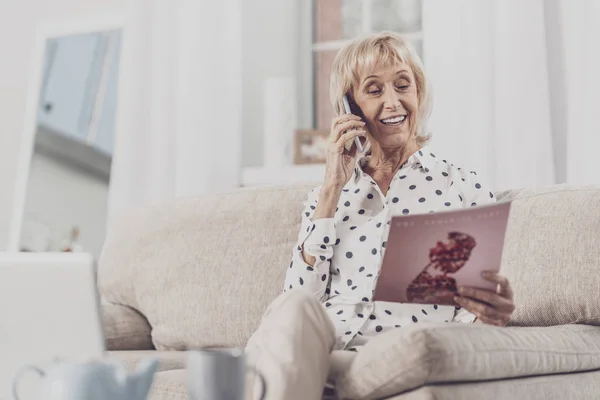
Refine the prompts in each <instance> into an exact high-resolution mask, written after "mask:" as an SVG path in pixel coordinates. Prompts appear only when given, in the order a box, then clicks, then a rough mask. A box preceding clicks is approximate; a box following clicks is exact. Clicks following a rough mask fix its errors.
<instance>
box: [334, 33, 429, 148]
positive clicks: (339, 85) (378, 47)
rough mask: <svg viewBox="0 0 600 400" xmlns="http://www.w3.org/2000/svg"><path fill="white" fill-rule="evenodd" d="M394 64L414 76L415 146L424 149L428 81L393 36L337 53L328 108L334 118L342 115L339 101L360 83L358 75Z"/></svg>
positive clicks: (408, 50) (375, 38) (409, 50)
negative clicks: (406, 67) (416, 108)
mask: <svg viewBox="0 0 600 400" xmlns="http://www.w3.org/2000/svg"><path fill="white" fill-rule="evenodd" d="M394 61H401V62H403V63H405V64H407V65H409V66H410V68H411V69H412V72H413V74H414V76H415V83H416V86H417V97H418V99H419V115H418V117H417V130H416V135H417V137H416V140H417V144H419V145H420V146H423V145H424V144H426V143H427V142H428V141H429V139H430V138H431V135H430V134H429V133H427V132H426V126H425V125H426V123H427V120H428V119H429V115H430V114H431V107H432V102H431V90H430V87H429V81H428V80H427V78H426V76H425V72H424V69H423V62H422V61H421V59H420V58H419V56H418V55H417V53H416V51H415V50H414V49H413V48H412V46H411V45H410V44H409V43H407V42H406V41H405V40H404V39H403V38H402V36H400V35H399V34H397V33H395V32H388V31H384V32H379V33H374V34H370V35H368V36H364V37H360V38H357V39H355V40H353V41H352V42H350V43H349V44H347V45H346V46H344V47H343V48H342V49H341V50H340V51H339V52H338V53H337V55H336V56H335V59H334V60H333V67H332V68H331V80H330V82H331V83H330V87H329V96H330V99H331V104H332V106H333V109H334V110H335V113H336V115H340V114H342V113H344V103H343V102H342V97H343V96H344V95H345V94H348V93H352V91H353V89H354V85H355V83H357V82H359V79H360V76H359V71H361V70H362V71H365V70H373V69H378V68H382V67H385V66H387V65H389V63H391V62H394Z"/></svg>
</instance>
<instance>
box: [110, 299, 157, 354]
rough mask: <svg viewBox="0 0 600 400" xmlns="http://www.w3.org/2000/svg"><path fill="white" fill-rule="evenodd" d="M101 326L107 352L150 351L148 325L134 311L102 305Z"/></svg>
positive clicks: (127, 308)
mask: <svg viewBox="0 0 600 400" xmlns="http://www.w3.org/2000/svg"><path fill="white" fill-rule="evenodd" d="M101 315H102V325H103V327H104V336H105V339H106V347H107V349H108V350H152V349H154V346H153V345H152V336H151V333H150V332H151V328H150V324H148V321H147V320H146V318H145V317H144V316H143V315H141V314H140V313H138V312H137V311H135V310H134V309H132V308H130V307H127V306H122V305H118V304H102V306H101Z"/></svg>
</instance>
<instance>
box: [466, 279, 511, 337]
mask: <svg viewBox="0 0 600 400" xmlns="http://www.w3.org/2000/svg"><path fill="white" fill-rule="evenodd" d="M481 276H482V277H483V279H485V280H487V281H490V282H493V283H496V284H497V290H496V292H492V291H491V290H486V289H479V288H475V287H469V286H461V287H459V288H458V293H459V295H460V296H456V297H455V298H454V300H455V301H456V302H457V303H458V305H460V306H461V307H463V308H464V309H465V310H467V311H470V312H471V313H473V314H475V316H476V317H477V321H480V322H482V323H484V324H489V325H496V326H505V325H506V324H507V323H508V321H510V317H511V316H512V313H513V311H514V310H515V304H514V302H513V291H512V288H511V287H510V282H509V281H508V279H506V278H505V277H503V276H502V275H499V274H498V273H496V272H491V271H484V272H483V273H482V274H481ZM477 321H476V322H477Z"/></svg>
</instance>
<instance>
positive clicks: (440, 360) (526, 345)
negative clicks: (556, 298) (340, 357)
mask: <svg viewBox="0 0 600 400" xmlns="http://www.w3.org/2000/svg"><path fill="white" fill-rule="evenodd" d="M593 369H600V328H598V327H594V326H586V325H564V326H553V327H536V328H531V327H510V328H499V327H495V326H490V325H482V324H481V325H480V324H423V325H413V326H409V327H405V328H401V329H396V330H393V331H389V332H387V333H384V334H382V335H381V336H379V337H377V338H374V339H371V340H370V341H369V342H368V343H367V344H366V345H365V347H364V348H363V349H361V351H359V352H358V354H357V356H356V357H355V358H354V361H353V362H352V365H351V366H350V368H349V369H347V370H346V371H345V373H344V374H342V375H341V376H340V377H338V379H337V387H338V392H339V393H340V395H341V397H342V398H350V399H378V398H383V397H386V396H391V395H394V394H397V393H402V392H404V391H407V390H410V389H414V388H417V387H420V386H422V385H425V384H428V383H438V382H456V381H482V380H490V379H503V378H513V377H520V376H530V375H544V374H554V373H562V372H573V371H585V370H593Z"/></svg>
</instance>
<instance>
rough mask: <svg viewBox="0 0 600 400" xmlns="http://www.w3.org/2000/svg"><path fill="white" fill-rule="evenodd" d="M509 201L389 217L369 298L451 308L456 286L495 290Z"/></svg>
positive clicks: (453, 303)
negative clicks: (489, 277) (492, 275)
mask: <svg viewBox="0 0 600 400" xmlns="http://www.w3.org/2000/svg"><path fill="white" fill-rule="evenodd" d="M509 212H510V202H504V203H495V204H492V205H485V206H478V207H472V208H467V209H460V210H454V211H444V212H436V213H429V214H420V215H407V216H393V217H392V220H391V221H390V230H389V235H388V239H387V245H386V251H385V254H384V257H383V261H382V264H381V270H380V273H379V279H378V282H377V286H376V287H375V293H374V296H373V300H375V301H389V302H396V303H423V304H441V305H454V306H457V304H456V303H455V301H454V296H456V295H457V288H458V287H460V286H474V287H478V288H483V289H488V290H492V291H495V290H496V284H494V283H492V282H489V281H486V280H485V279H483V278H482V277H481V272H482V271H495V272H498V271H499V269H500V263H501V259H502V249H503V247H504V236H505V233H506V224H507V221H508V216H509Z"/></svg>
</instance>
